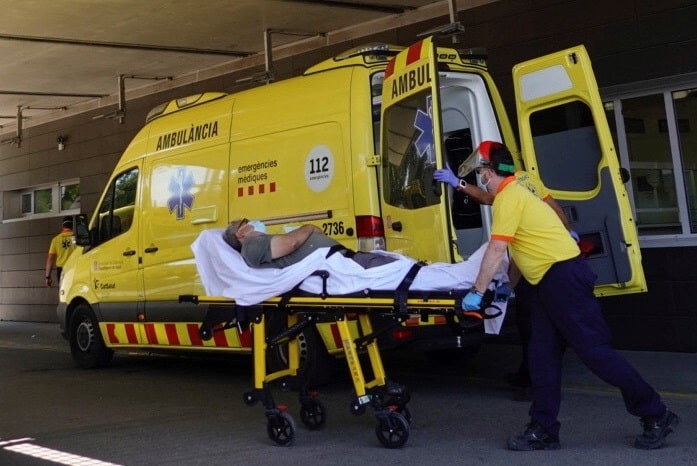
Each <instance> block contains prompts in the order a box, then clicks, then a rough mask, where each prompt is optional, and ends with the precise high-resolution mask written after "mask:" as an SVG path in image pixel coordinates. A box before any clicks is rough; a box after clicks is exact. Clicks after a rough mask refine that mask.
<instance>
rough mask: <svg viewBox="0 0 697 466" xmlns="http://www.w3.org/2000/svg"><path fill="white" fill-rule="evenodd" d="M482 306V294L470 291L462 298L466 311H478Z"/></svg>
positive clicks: (463, 308) (463, 307)
mask: <svg viewBox="0 0 697 466" xmlns="http://www.w3.org/2000/svg"><path fill="white" fill-rule="evenodd" d="M481 306H482V295H480V294H479V293H475V292H474V291H470V292H469V293H467V295H465V299H463V300H462V310H463V311H465V312H469V311H478V310H479V309H480V308H481Z"/></svg>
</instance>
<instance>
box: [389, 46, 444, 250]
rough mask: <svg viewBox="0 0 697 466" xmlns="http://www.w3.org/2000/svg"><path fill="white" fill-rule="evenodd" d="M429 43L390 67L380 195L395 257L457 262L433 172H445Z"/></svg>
mask: <svg viewBox="0 0 697 466" xmlns="http://www.w3.org/2000/svg"><path fill="white" fill-rule="evenodd" d="M436 59H437V55H436V49H435V44H433V41H432V39H431V38H430V37H429V38H427V39H424V40H422V41H421V42H418V43H416V44H414V45H412V46H411V47H409V48H407V49H405V50H404V51H402V52H400V53H399V54H398V55H397V56H395V57H394V58H393V59H392V60H391V61H390V62H389V64H388V66H387V69H386V70H385V80H384V84H383V90H382V110H381V112H382V119H381V138H380V140H381V143H380V145H381V150H380V153H381V156H382V174H381V176H382V180H381V191H382V192H381V195H382V201H383V212H382V215H383V218H384V220H385V241H386V243H387V249H388V250H390V251H395V252H399V253H402V254H406V255H408V256H411V257H413V258H416V259H420V260H429V261H443V262H452V261H454V260H455V251H454V249H453V241H452V239H453V235H452V231H451V227H450V225H451V222H450V218H449V214H448V212H449V210H450V209H449V208H448V205H447V203H448V200H447V196H446V195H445V194H444V193H443V185H442V184H441V183H438V182H435V181H434V180H433V172H434V171H435V170H436V169H438V168H441V167H442V166H443V155H442V145H441V143H440V141H441V136H440V135H441V132H442V131H441V121H440V120H441V118H440V105H439V101H438V70H437V62H436Z"/></svg>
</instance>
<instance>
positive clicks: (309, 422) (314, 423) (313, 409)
mask: <svg viewBox="0 0 697 466" xmlns="http://www.w3.org/2000/svg"><path fill="white" fill-rule="evenodd" d="M324 413H325V409H324V406H323V405H322V403H320V401H319V400H312V401H310V402H307V403H303V404H302V406H301V407H300V419H301V420H302V421H303V424H305V425H306V426H307V427H308V428H309V429H312V430H316V429H319V428H321V427H322V426H324V423H325V420H326V418H325V414H324Z"/></svg>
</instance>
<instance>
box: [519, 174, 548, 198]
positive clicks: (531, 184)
mask: <svg viewBox="0 0 697 466" xmlns="http://www.w3.org/2000/svg"><path fill="white" fill-rule="evenodd" d="M514 175H515V179H516V181H517V182H518V183H520V184H522V185H523V187H524V188H526V189H527V190H528V191H530V192H531V193H533V194H534V195H535V196H537V197H539V198H540V199H542V200H543V201H546V200H547V199H549V198H550V196H551V194H550V192H549V189H547V187H545V185H544V184H542V180H541V179H540V178H538V177H537V176H535V175H533V174H531V173H529V172H526V171H523V170H518V171H516V172H515V173H514Z"/></svg>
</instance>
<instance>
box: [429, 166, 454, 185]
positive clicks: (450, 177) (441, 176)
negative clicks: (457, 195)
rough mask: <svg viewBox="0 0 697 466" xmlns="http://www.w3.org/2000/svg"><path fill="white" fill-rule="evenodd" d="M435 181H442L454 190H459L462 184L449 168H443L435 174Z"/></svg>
mask: <svg viewBox="0 0 697 466" xmlns="http://www.w3.org/2000/svg"><path fill="white" fill-rule="evenodd" d="M433 179H434V180H436V181H442V182H443V183H448V184H449V185H450V186H452V187H453V188H457V186H458V185H459V184H460V178H458V177H457V176H455V173H453V172H452V170H450V169H449V168H447V167H446V168H441V169H440V170H436V171H435V172H434V173H433Z"/></svg>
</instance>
